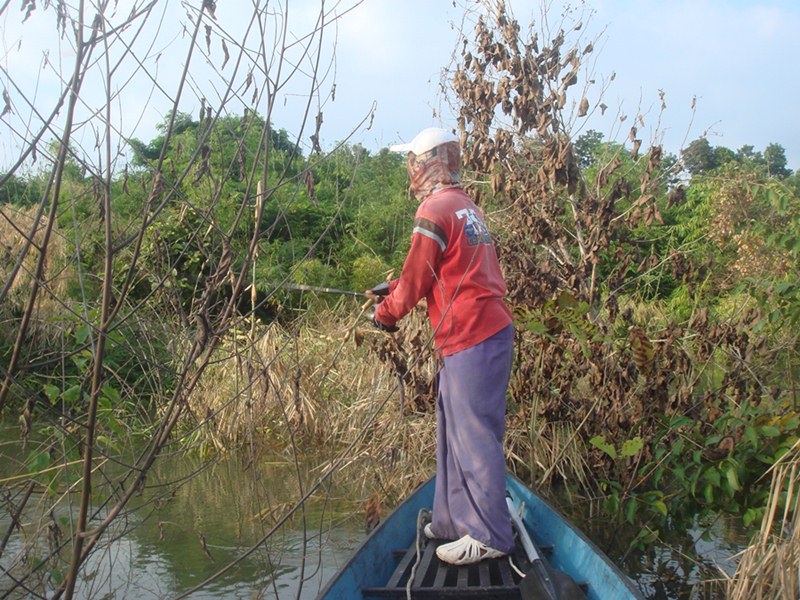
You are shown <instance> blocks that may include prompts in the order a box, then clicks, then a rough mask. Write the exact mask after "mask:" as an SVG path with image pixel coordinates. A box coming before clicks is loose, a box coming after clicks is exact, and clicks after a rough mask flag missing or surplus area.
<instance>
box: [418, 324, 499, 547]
mask: <svg viewBox="0 0 800 600" xmlns="http://www.w3.org/2000/svg"><path fill="white" fill-rule="evenodd" d="M513 354H514V328H513V326H512V325H509V326H508V327H506V328H505V329H503V330H501V331H499V332H498V333H496V334H495V335H493V336H492V337H490V338H489V339H487V340H485V341H483V342H481V343H480V344H478V345H476V346H473V347H472V348H467V349H466V350H462V351H461V352H457V353H455V354H453V355H451V356H446V357H444V364H443V366H442V368H441V370H440V371H439V398H438V401H437V405H436V419H437V429H436V492H435V495H434V499H433V521H432V523H431V528H432V529H433V531H434V533H435V534H436V535H437V537H441V538H445V539H458V538H460V537H462V536H464V535H466V534H469V535H471V536H472V537H473V538H475V539H476V540H478V541H480V542H483V543H484V544H486V545H487V546H489V547H490V548H494V549H495V550H500V551H503V552H511V551H513V549H514V537H513V533H512V531H511V517H510V516H509V514H508V507H507V506H506V499H505V496H506V487H505V472H506V469H505V459H504V455H503V434H504V432H505V414H506V388H507V387H508V379H509V376H510V373H511V361H512V358H513Z"/></svg>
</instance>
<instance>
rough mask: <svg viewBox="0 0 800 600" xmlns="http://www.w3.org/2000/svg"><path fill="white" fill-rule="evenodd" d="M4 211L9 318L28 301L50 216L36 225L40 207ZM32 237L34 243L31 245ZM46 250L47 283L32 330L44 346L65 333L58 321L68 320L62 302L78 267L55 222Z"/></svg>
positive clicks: (0, 282) (2, 281)
mask: <svg viewBox="0 0 800 600" xmlns="http://www.w3.org/2000/svg"><path fill="white" fill-rule="evenodd" d="M2 210H3V216H4V218H0V287H5V285H6V284H7V283H9V282H10V286H9V287H8V293H7V295H6V297H5V299H4V301H3V302H2V303H0V315H2V318H3V320H5V319H8V318H10V317H11V316H12V315H13V314H19V313H21V312H22V311H23V310H24V308H25V306H26V305H27V303H28V300H29V297H30V294H31V289H32V283H33V278H34V276H35V273H36V265H37V262H38V261H39V256H40V252H39V250H38V248H42V246H43V244H44V235H45V233H44V232H45V229H46V228H47V217H46V216H42V217H41V218H40V220H39V222H38V224H37V226H36V227H34V223H35V222H36V213H37V210H38V208H37V207H36V206H31V207H29V208H23V207H18V206H13V205H10V204H6V205H4V206H3V207H2ZM28 237H30V238H31V241H32V242H33V243H32V244H29V241H28ZM26 247H27V250H26ZM44 251H45V252H46V253H47V255H46V260H45V264H44V277H43V281H42V284H43V286H42V288H41V289H40V290H39V293H38V295H37V299H36V305H35V310H34V313H33V316H32V319H31V324H30V329H29V331H30V334H31V336H32V337H33V339H36V340H40V341H42V342H43V344H44V345H52V344H53V343H54V342H56V341H57V339H56V338H58V337H59V336H60V334H61V333H62V329H63V328H61V327H57V326H54V324H55V323H62V322H63V320H64V319H63V315H64V306H63V304H62V302H63V301H65V299H66V297H67V290H68V288H69V286H70V285H71V283H72V281H73V280H74V278H75V269H74V267H73V266H72V265H71V264H70V262H69V257H68V256H67V242H66V240H64V238H63V237H61V234H60V232H59V230H58V226H57V224H54V227H53V232H52V234H51V235H50V239H49V240H48V242H47V247H46V248H44ZM23 252H25V256H24V258H23V260H22V263H21V264H20V267H19V269H17V268H16V265H17V263H18V261H19V257H20V256H21V255H22V253H23ZM59 300H60V301H59Z"/></svg>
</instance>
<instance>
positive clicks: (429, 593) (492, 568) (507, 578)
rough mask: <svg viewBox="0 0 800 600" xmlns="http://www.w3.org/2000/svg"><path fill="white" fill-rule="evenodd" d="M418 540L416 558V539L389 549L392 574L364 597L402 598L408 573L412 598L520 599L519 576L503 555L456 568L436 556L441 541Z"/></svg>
mask: <svg viewBox="0 0 800 600" xmlns="http://www.w3.org/2000/svg"><path fill="white" fill-rule="evenodd" d="M421 543H422V544H423V548H422V555H421V557H420V559H419V561H417V551H416V542H415V543H413V544H411V546H410V547H409V548H408V549H406V550H397V551H395V552H393V554H394V556H395V558H396V559H398V561H399V562H398V563H397V566H396V567H395V569H394V572H393V573H392V576H391V577H390V578H389V580H388V581H387V582H386V585H385V586H382V587H367V588H364V589H363V590H362V592H363V594H364V598H365V599H370V598H406V596H407V592H406V588H407V585H408V581H409V579H410V578H411V577H412V573H413V578H414V579H413V582H412V584H411V597H412V598H472V599H478V598H498V599H509V600H510V599H514V600H517V599H519V598H520V591H519V582H520V579H521V577H520V576H519V574H518V573H517V572H516V571H515V570H514V569H512V568H511V565H510V564H509V560H508V558H507V557H503V558H496V559H491V560H484V561H481V562H479V563H477V564H474V565H466V566H460V567H459V566H454V565H449V564H447V563H443V562H442V561H440V560H439V558H438V557H437V556H436V548H437V547H438V546H439V545H440V544H443V543H445V542H444V541H442V540H428V539H426V538H425V537H424V536H422V539H421ZM514 560H515V564H517V566H518V567H522V566H523V565H520V564H519V562H516V561H517V559H516V557H515V559H514ZM415 564H416V569H414V566H415Z"/></svg>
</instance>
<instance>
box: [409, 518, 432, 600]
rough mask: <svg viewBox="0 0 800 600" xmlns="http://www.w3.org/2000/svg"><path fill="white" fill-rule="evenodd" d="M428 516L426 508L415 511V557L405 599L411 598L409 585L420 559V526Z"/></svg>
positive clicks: (411, 582)
mask: <svg viewBox="0 0 800 600" xmlns="http://www.w3.org/2000/svg"><path fill="white" fill-rule="evenodd" d="M430 518H431V513H430V511H429V510H428V509H426V508H420V509H419V512H418V513H417V538H416V541H415V542H414V543H415V545H416V551H417V558H416V560H415V561H414V564H413V565H412V567H411V573H410V574H409V576H408V581H407V582H406V600H411V585H412V584H413V583H414V578H415V577H416V576H417V567H418V566H419V562H420V560H422V543H421V542H422V536H421V535H420V534H421V532H422V528H423V527H424V526H425V523H427V522H428V521H429V520H430Z"/></svg>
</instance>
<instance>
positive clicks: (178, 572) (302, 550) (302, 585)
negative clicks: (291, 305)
mask: <svg viewBox="0 0 800 600" xmlns="http://www.w3.org/2000/svg"><path fill="white" fill-rule="evenodd" d="M6 433H7V435H6V440H5V442H4V443H3V442H2V441H0V444H1V445H0V494H2V496H6V495H7V497H9V498H11V500H13V501H14V503H18V502H19V501H20V499H21V498H22V493H23V491H24V490H23V488H22V487H18V486H15V481H6V480H5V478H7V477H9V476H11V475H14V474H16V473H18V472H19V471H18V470H17V467H16V466H15V463H16V462H17V460H16V459H17V458H18V457H19V456H20V455H22V454H25V453H26V452H20V448H19V444H17V443H16V442H11V441H10V440H9V439H8V436H9V435H10V434H8V430H7V431H6ZM14 434H16V432H14ZM0 439H1V438H0ZM273 458H274V457H273ZM312 462H313V461H312ZM114 470H115V469H114V468H111V469H110V472H113V471H114ZM117 470H118V469H117ZM23 472H24V471H23ZM316 477H318V475H317V474H316V471H305V472H302V473H299V474H298V473H297V472H296V469H295V467H294V465H292V464H291V463H288V462H286V460H280V461H274V460H273V461H271V462H270V461H267V460H265V459H261V460H257V461H256V466H252V465H250V466H248V465H247V464H246V463H245V462H243V459H242V457H240V456H229V457H225V458H223V459H221V460H214V461H211V462H210V461H208V460H203V459H200V458H197V457H191V456H186V455H175V456H171V457H170V456H167V457H164V458H163V459H162V460H160V461H158V462H157V467H156V468H155V469H154V470H153V472H152V474H151V476H149V477H148V484H147V485H148V489H147V490H146V491H145V492H144V493H143V494H142V495H141V496H138V497H136V498H134V500H133V501H132V502H131V510H130V511H129V513H128V514H126V515H125V516H124V517H121V518H119V519H118V520H117V521H116V522H115V525H114V527H113V529H111V531H110V533H109V534H108V535H106V536H104V537H103V540H104V541H103V544H102V546H103V547H102V549H101V550H99V551H97V552H95V553H94V554H93V555H92V556H91V557H90V559H89V560H87V562H86V564H85V566H84V568H83V575H82V578H81V580H80V582H79V583H78V585H77V589H76V597H79V598H106V599H116V598H120V599H121V598H136V599H137V600H148V599H161V598H170V597H175V596H177V595H180V594H181V593H185V592H186V591H188V590H191V589H192V588H194V587H195V586H197V585H198V584H200V583H201V582H203V581H204V580H206V579H207V578H208V577H210V576H212V575H213V574H215V573H217V572H218V571H219V570H220V569H222V568H223V567H225V566H226V565H228V564H229V563H231V562H233V561H235V560H236V559H238V558H239V557H240V556H242V555H243V554H245V553H246V552H247V551H248V550H250V549H251V548H253V547H254V546H258V548H257V549H256V550H255V551H253V552H252V553H251V554H250V555H249V556H248V557H247V558H245V559H243V560H241V561H239V562H238V563H237V564H236V565H235V566H234V567H233V568H231V569H230V570H228V571H227V572H226V573H224V574H223V575H221V576H220V577H218V578H217V579H215V580H214V581H213V582H211V583H209V584H208V585H205V586H204V587H203V588H202V589H201V590H198V591H196V592H193V593H192V594H191V598H193V599H195V598H198V599H212V598H226V599H243V600H244V599H250V598H281V599H283V598H301V599H306V598H315V597H316V595H317V593H318V591H319V589H320V588H321V586H322V585H324V583H325V582H326V581H327V580H328V579H329V578H330V577H331V576H332V575H333V574H334V573H335V572H336V571H337V570H338V568H339V566H340V565H341V564H342V563H343V562H344V561H345V560H346V559H347V558H349V556H350V555H351V554H352V552H353V551H354V550H355V548H357V547H358V545H359V544H360V543H361V542H362V541H363V540H364V538H365V537H366V531H365V527H364V520H363V514H362V513H361V512H360V511H359V510H358V507H357V505H356V504H355V503H354V502H352V501H344V500H339V499H337V498H346V497H350V496H349V493H345V492H343V491H342V490H339V489H337V487H336V485H335V484H334V486H333V487H332V488H330V489H327V490H325V491H324V492H321V493H320V494H319V495H317V496H315V497H313V498H312V499H311V500H310V501H309V502H308V503H306V505H305V510H300V511H298V512H297V513H296V514H295V515H294V516H293V517H292V518H291V519H289V520H288V521H287V522H286V524H285V525H284V526H281V527H277V528H276V531H275V532H274V533H273V534H272V535H269V534H270V531H271V530H272V529H273V527H275V524H276V521H277V519H278V518H279V517H280V516H281V515H283V514H285V512H286V511H287V510H288V509H289V508H290V507H292V506H294V504H295V503H296V501H297V499H298V498H299V497H301V495H302V494H301V487H302V489H303V491H304V490H305V489H307V487H304V486H307V485H308V482H311V481H312V480H314V479H315V478H316ZM98 479H100V477H99V476H97V475H95V481H97V480H98ZM298 480H302V481H303V483H302V484H301V483H298ZM106 491H107V490H106ZM348 492H352V490H348ZM62 497H63V500H62V501H61V502H58V503H57V504H56V508H55V509H53V511H52V517H51V516H50V507H51V506H52V505H53V504H54V503H55V501H56V499H57V498H59V496H58V495H57V494H52V493H44V492H43V491H42V490H41V489H37V491H36V492H34V494H33V495H32V497H31V499H30V501H29V502H28V505H27V509H26V511H25V513H24V515H23V518H22V523H23V528H22V532H17V531H15V532H14V534H13V535H12V536H11V538H10V540H9V542H8V545H7V547H6V549H5V552H4V553H3V555H2V557H0V567H2V572H0V598H3V597H12V598H22V597H29V594H28V593H26V592H24V591H23V590H20V589H19V588H17V589H15V590H13V591H10V590H11V589H12V587H13V582H12V580H11V578H10V577H9V576H8V574H7V571H9V570H10V571H11V572H12V573H13V574H14V576H19V575H20V574H22V573H26V572H29V571H30V567H31V566H32V565H35V564H37V563H38V562H39V561H40V560H41V559H42V557H44V556H46V555H47V554H48V541H49V540H53V539H54V538H55V539H57V540H61V541H68V540H69V539H70V533H69V531H70V529H69V518H68V516H69V514H70V506H69V503H70V500H71V502H72V505H73V506H72V511H73V514H74V513H76V512H77V509H76V505H77V501H78V497H77V494H74V495H73V496H72V497H71V498H70V496H69V495H63V496H62ZM100 501H101V497H100V494H98V497H97V498H96V499H95V502H98V503H99V502H100ZM0 511H2V512H0V536H3V535H4V534H5V532H6V531H7V530H8V528H9V526H10V524H11V509H10V505H9V504H8V502H7V501H6V502H3V503H2V504H0ZM105 514H106V513H105V512H104V511H103V510H99V513H98V519H99V518H102V517H103V516H105ZM95 523H96V521H95ZM90 527H91V524H90ZM37 531H38V532H41V533H40V534H38V535H37ZM267 537H268V539H267V541H266V542H265V543H263V544H261V545H259V542H260V541H261V540H263V539H264V538H267ZM22 557H26V559H27V560H26V561H25V562H24V564H18V561H19V560H20V559H21V558H22ZM68 559H69V557H68V555H67V553H64V555H63V557H62V559H61V560H51V561H49V562H48V563H47V564H46V565H44V566H43V567H42V568H39V569H38V570H37V574H36V576H35V577H33V578H32V580H29V581H28V582H27V585H30V586H31V587H33V589H34V590H36V591H38V592H39V593H42V592H44V593H48V592H52V590H53V589H54V588H55V585H56V584H57V583H58V581H60V577H61V576H63V573H64V572H65V571H66V566H67V563H66V561H67V560H68Z"/></svg>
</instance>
